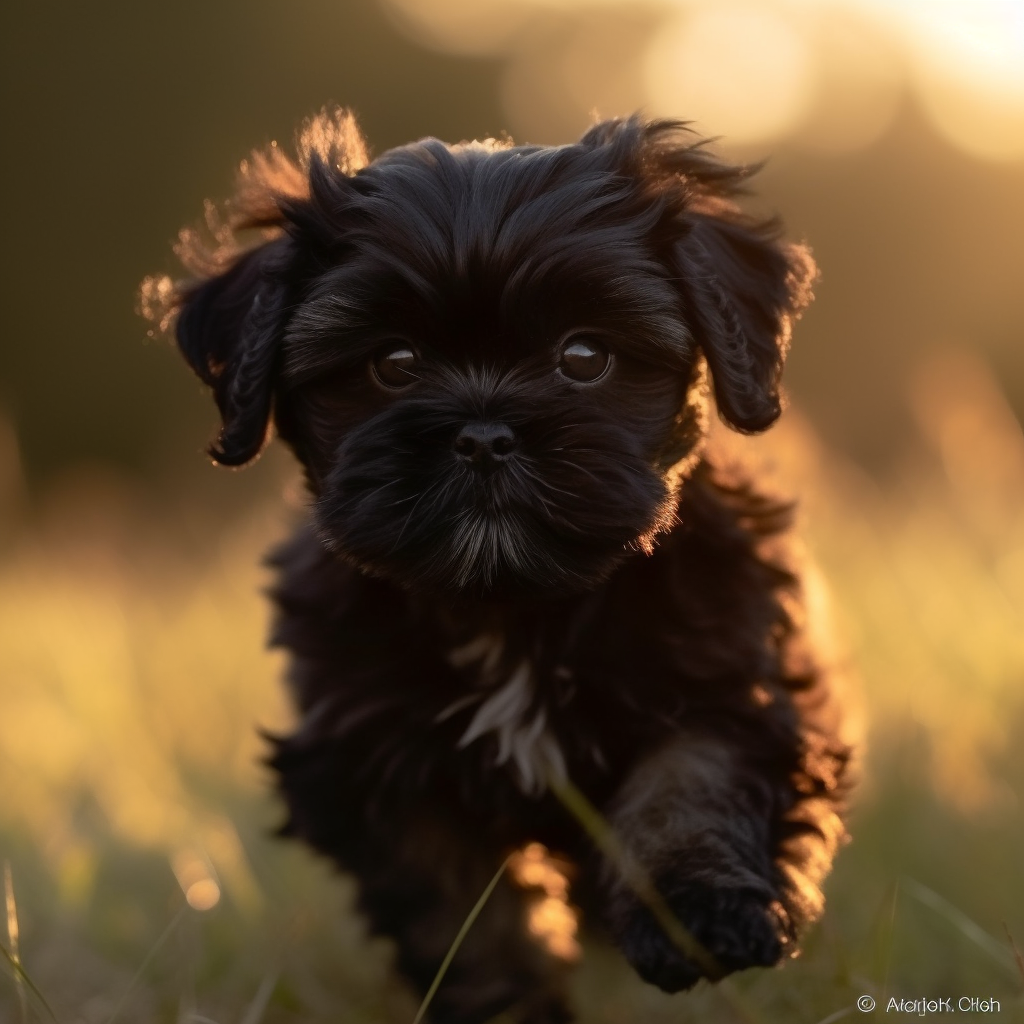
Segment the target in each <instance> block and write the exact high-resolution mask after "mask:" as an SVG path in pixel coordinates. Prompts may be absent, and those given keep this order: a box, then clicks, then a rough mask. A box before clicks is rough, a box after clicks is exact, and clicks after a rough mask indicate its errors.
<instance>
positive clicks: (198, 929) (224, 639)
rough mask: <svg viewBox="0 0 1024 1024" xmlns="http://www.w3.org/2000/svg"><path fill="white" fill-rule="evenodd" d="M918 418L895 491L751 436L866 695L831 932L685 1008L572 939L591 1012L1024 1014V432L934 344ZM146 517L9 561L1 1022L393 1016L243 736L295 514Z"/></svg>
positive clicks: (384, 976)
mask: <svg viewBox="0 0 1024 1024" xmlns="http://www.w3.org/2000/svg"><path fill="white" fill-rule="evenodd" d="M913 408H914V411H915V416H916V419H917V423H918V427H919V430H918V437H917V441H916V447H914V448H912V449H910V448H908V453H907V459H906V466H905V469H904V471H903V472H901V473H899V474H897V475H896V476H895V477H894V479H893V481H892V482H891V483H889V484H887V485H886V486H884V487H883V486H880V485H879V484H877V483H876V482H873V481H871V480H869V479H867V478H866V477H864V476H863V475H861V474H858V473H857V472H856V471H854V470H853V469H852V468H850V467H847V466H842V465H838V464H837V462H836V460H835V459H834V458H833V457H830V456H827V455H826V453H825V452H824V451H822V449H821V448H820V446H819V445H818V444H817V443H816V442H815V441H814V440H813V438H812V437H811V436H810V434H809V432H808V431H807V430H806V429H804V428H803V427H802V426H801V425H800V422H799V420H798V418H797V417H795V416H794V417H790V418H789V420H788V424H784V425H783V426H782V427H780V428H779V430H778V431H776V432H775V436H774V439H771V440H768V439H766V440H765V441H764V442H759V443H758V445H759V446H760V447H761V449H762V453H763V454H764V455H765V457H767V458H768V459H770V460H773V461H775V462H777V463H778V464H779V466H780V469H781V474H782V476H783V477H784V478H786V479H788V480H789V481H791V482H792V483H793V485H794V486H795V488H796V489H798V490H799V491H800V492H801V493H804V494H806V495H807V501H806V503H805V505H806V509H807V520H808V528H809V536H810V541H811V545H812V547H813V549H814V551H815V554H816V556H817V558H818V559H819V561H820V563H821V564H822V567H823V569H824V573H825V576H826V577H827V578H828V580H829V582H830V587H831V589H832V592H833V604H834V608H835V612H836V618H837V620H838V624H839V632H840V633H841V634H843V635H844V636H845V637H846V638H847V646H848V647H849V649H850V654H851V657H852V658H853V660H854V661H855V662H856V664H857V665H858V667H859V671H860V673H861V675H862V676H863V678H864V681H865V690H866V706H867V707H868V708H869V709H870V717H869V720H870V724H871V728H870V739H871V742H870V748H869V749H870V754H869V757H868V759H867V762H866V766H865V768H866V781H865V785H864V787H863V789H862V794H861V801H860V805H859V807H858V810H857V813H856V817H855V820H854V824H853V833H854V836H855V841H854V843H853V844H852V845H851V846H850V847H849V848H848V849H847V850H846V851H845V852H844V853H843V855H842V856H841V858H840V862H839V865H838V868H837V871H836V873H835V875H834V876H833V878H832V880H831V882H830V885H829V897H830V904H829V911H828V913H827V915H826V917H825V919H824V921H823V922H822V924H821V925H820V926H819V927H818V928H817V929H816V931H815V932H814V934H813V935H812V936H811V939H810V941H809V943H808V946H807V949H806V951H805V953H804V955H803V956H802V957H801V958H800V959H798V960H796V961H794V962H792V963H790V964H787V965H786V966H785V967H784V968H783V969H781V970H777V971H757V972H749V973H748V974H746V975H744V976H742V977H740V978H737V979H733V980H731V981H730V982H729V983H728V984H729V986H730V988H729V989H728V990H726V991H723V990H722V989H721V988H714V987H711V986H702V987H700V988H699V989H698V990H697V991H695V992H693V993H690V994H685V995H681V996H676V997H667V996H664V995H662V994H661V993H658V992H656V991H654V990H651V989H649V988H647V987H645V986H643V985H641V984H640V983H639V982H637V981H636V980H635V979H634V978H633V977H632V976H631V974H630V972H629V970H628V968H627V967H626V966H625V965H624V964H623V963H622V962H621V960H620V959H619V958H618V957H617V955H616V954H615V953H613V952H612V951H610V950H607V949H604V948H600V947H597V946H594V945H593V944H587V943H586V942H585V943H584V946H585V952H584V957H583V962H582V965H581V967H580V969H579V971H578V973H577V980H576V995H577V1002H578V1005H579V1006H580V1008H581V1019H582V1020H583V1021H586V1022H588V1024H633V1022H643V1024H661V1022H664V1024H668V1022H669V1021H672V1022H673V1024H676V1022H686V1021H715V1022H718V1021H729V1020H732V1019H742V1018H744V1017H745V1018H746V1019H749V1020H753V1021H760V1022H780V1024H781V1022H786V1024H796V1022H806V1024H818V1022H823V1021H825V1020H826V1019H827V1020H830V1021H831V1020H838V1019H840V1017H841V1016H842V1015H843V1013H844V1011H847V1012H848V1013H849V1015H850V1016H851V1017H856V1016H858V1014H857V1011H856V1010H855V1009H853V1004H854V1000H855V999H856V997H857V996H859V995H861V994H862V993H871V994H873V995H874V996H875V997H876V998H878V999H880V1000H881V999H883V997H884V996H886V995H888V994H897V995H902V996H907V997H919V996H928V997H934V996H937V995H947V994H948V995H955V996H960V995H977V996H995V997H997V998H999V999H1000V1000H1001V1002H1002V1007H1003V1011H1002V1014H1001V1015H998V1016H997V1019H1000V1020H1024V1001H1022V995H1021V993H1022V991H1024V973H1022V971H1021V969H1020V967H1019V966H1018V963H1017V962H1015V958H1014V951H1013V947H1012V945H1011V940H1010V936H1012V938H1013V939H1014V940H1015V941H1016V944H1017V948H1018V949H1020V948H1021V947H1022V946H1024V877H1022V871H1021V864H1024V819H1022V808H1021V800H1022V798H1024V764H1022V758H1021V755H1020V751H1021V750H1022V749H1024V696H1022V694H1024V688H1022V685H1021V684H1022V682H1024V439H1022V438H1021V433H1020V428H1019V425H1018V424H1017V423H1016V422H1015V421H1014V420H1013V418H1012V416H1011V415H1010V414H1009V412H1008V410H1007V409H1006V407H1005V404H1003V402H1002V399H1001V396H1000V395H999V394H998V391H997V389H996V388H995V386H994V385H993V384H992V382H991V380H990V379H989V378H988V376H987V375H986V373H985V371H984V368H983V367H981V366H979V365H978V364H977V363H974V362H970V361H965V360H963V359H960V361H957V359H956V358H953V357H950V358H948V359H946V360H939V361H937V362H935V363H933V364H932V365H931V366H930V367H929V368H928V369H926V371H925V372H923V373H922V375H921V376H920V379H919V381H918V385H917V387H916V389H915V391H914V394H913ZM133 507H134V506H133V503H132V501H131V500H121V499H115V498H111V496H110V491H109V488H108V489H102V488H93V492H92V494H91V496H89V495H84V494H83V493H82V492H81V491H79V492H78V493H77V495H76V496H75V497H74V498H72V497H68V496H66V497H65V499H63V501H62V502H60V503H58V508H57V511H56V513H55V514H54V515H53V516H51V517H50V519H49V520H48V522H47V523H44V524H42V525H39V526H38V527H35V528H33V529H32V530H31V531H29V532H27V533H25V534H23V536H22V538H21V540H20V541H19V542H18V543H17V544H15V545H14V546H13V547H11V548H10V550H9V551H8V552H7V554H6V556H5V558H4V560H3V564H2V566H0V687H2V691H0V697H2V705H0V708H2V711H0V786H2V791H3V794H4V796H3V801H2V805H0V860H5V861H7V862H8V863H9V864H10V879H11V885H10V894H9V895H10V897H11V898H10V899H8V901H7V905H8V915H7V917H8V929H7V934H6V935H4V936H0V938H3V939H4V949H5V953H4V959H2V960H0V1020H3V1021H5V1022H6V1021H11V1022H12V1024H13V1022H18V1021H20V1020H22V1019H24V1020H48V1019H51V1018H50V1017H49V1016H48V1011H47V1010H46V1008H45V1006H44V1004H43V1002H42V1001H41V1000H40V998H39V996H40V995H41V996H42V998H43V999H44V1000H45V1001H46V1003H48V1005H49V1006H50V1007H51V1008H52V1013H53V1016H54V1017H55V1018H56V1019H58V1020H59V1021H60V1022H61V1024H72V1022H82V1024H85V1022H88V1024H104V1022H108V1021H111V1020H116V1021H121V1022H125V1024H148V1022H158V1021H159V1022H165V1021H166V1022H172V1021H174V1022H180V1024H184V1022H188V1021H204V1020H205V1021H215V1022H217V1024H260V1022H262V1024H277V1022H286V1021H303V1022H318V1021H323V1022H327V1021H332V1022H333V1021H345V1022H346V1024H349V1022H351V1024H361V1022H365V1024H399V1022H401V1024H406V1022H410V1021H411V1020H412V1019H413V1017H414V1016H415V1013H416V1004H415V1001H414V1000H413V999H412V998H411V996H410V995H409V994H408V993H406V992H404V991H402V990H401V988H400V987H399V986H398V985H396V983H395V982H394V981H393V980H392V979H391V978H390V976H389V974H388V963H389V950H388V946H387V944H386V943H384V942H382V941H369V940H367V939H366V937H365V935H364V932H363V928H362V924H361V922H360V921H359V919H358V917H357V915H356V914H355V913H354V912H353V909H352V901H353V890H352V886H351V883H350V882H349V881H348V880H347V879H344V878H338V877H332V873H331V872H330V871H329V870H328V869H327V868H326V866H325V865H323V864H322V863H320V862H318V861H316V860H315V859H314V858H313V857H312V856H310V855H309V854H307V853H306V852H305V851H304V850H302V849H300V848H298V847H296V846H293V845H289V844H284V843H280V842H277V841H274V840H272V839H270V838H269V837H268V832H269V830H270V828H271V827H272V826H273V824H274V822H275V817H276V814H277V809H276V807H275V805H274V802H273V800H272V799H271V798H269V797H268V796H267V793H266V785H267V779H266V777H265V775H264V773H263V771H262V769H261V768H260V766H259V762H258V759H259V756H260V753H261V750H260V744H259V742H258V739H257V737H256V734H255V727H256V726H257V725H261V726H265V727H271V728H273V727H284V726H286V725H287V721H288V712H287V709H286V707H285V706H284V703H283V699H282V694H281V691H280V688H279V686H278V683H277V675H278V672H279V669H280V663H279V659H278V657H277V656H276V655H272V654H268V653H267V652H266V651H264V650H263V644H262V637H263V634H264V629H265V619H266V609H265V606H264V602H263V600H262V598H261V597H260V595H259V588H260V586H261V584H262V583H263V582H264V579H263V576H262V570H260V569H259V559H260V555H261V553H262V551H263V550H264V549H265V547H266V546H267V545H268V544H269V543H270V542H271V541H272V540H273V539H275V538H276V537H278V536H280V535H281V534H282V533H283V532H284V529H285V525H284V522H283V516H281V515H280V514H279V513H278V512H276V511H266V510H263V509H260V510H258V511H256V512H254V513H252V514H250V515H248V516H247V517H241V518H239V517H232V519H231V521H230V522H221V523H220V524H218V525H216V526H215V527H209V528H204V529H197V528H196V527H195V524H194V522H192V523H191V525H189V524H188V523H185V524H184V525H183V520H182V518H181V517H180V516H178V515H170V514H167V515H165V516H163V517H162V518H161V517H157V525H156V526H154V525H153V517H152V516H151V515H149V516H146V517H143V516H141V515H139V514H137V513H136V512H135V511H133ZM143 521H145V523H146V524H147V525H146V526H145V527H143ZM197 536H202V537H203V540H202V541H201V542H197V541H196V537H197ZM465 941H466V942H472V931H470V932H469V933H468V935H467V937H466V940H465ZM19 958H20V963H21V965H22V967H23V970H24V973H20V970H21V969H19V968H18V967H17V966H16V964H15V961H16V960H17V959H19ZM5 965H6V966H5ZM33 986H35V987H36V989H37V990H38V993H36V992H33ZM744 1007H745V1008H746V1009H744Z"/></svg>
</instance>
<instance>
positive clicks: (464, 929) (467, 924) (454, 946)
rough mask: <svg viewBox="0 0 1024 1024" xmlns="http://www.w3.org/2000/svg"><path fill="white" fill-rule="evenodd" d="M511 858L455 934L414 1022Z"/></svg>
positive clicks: (430, 997) (497, 872) (420, 1014)
mask: <svg viewBox="0 0 1024 1024" xmlns="http://www.w3.org/2000/svg"><path fill="white" fill-rule="evenodd" d="M509 859H510V858H509V857H506V858H505V859H504V860H503V861H502V862H501V867H500V868H498V870H497V871H496V872H495V873H494V877H493V878H492V879H491V880H490V881H489V882H488V883H487V888H486V889H484V891H483V892H482V893H481V894H480V899H478V900H477V901H476V904H475V905H474V906H473V909H472V910H471V911H470V912H469V914H468V916H467V917H466V920H465V921H463V922H462V927H461V928H460V929H459V934H458V935H456V936H455V940H454V941H453V942H452V944H451V946H450V947H449V948H448V952H447V953H446V954H445V957H444V960H442V961H441V966H440V967H439V968H438V969H437V974H435V975H434V980H433V981H432V982H431V983H430V988H429V989H427V994H426V995H425V996H424V997H423V1002H422V1003H420V1008H419V1010H417V1011H416V1016H415V1018H414V1019H413V1022H412V1024H420V1021H422V1020H423V1017H424V1015H425V1014H426V1012H427V1008H428V1007H429V1006H430V1003H431V1001H432V1000H433V998H434V995H435V993H436V992H437V990H438V988H439V987H440V985H441V981H442V980H443V978H444V976H445V974H447V972H448V968H449V966H451V962H452V960H454V959H455V954H456V953H457V952H458V951H459V946H461V945H462V940H463V939H464V938H465V937H466V935H467V934H468V933H469V929H470V928H472V927H473V922H474V921H476V919H477V918H478V917H479V916H480V911H481V910H483V909H484V906H485V905H486V903H487V901H488V900H489V899H490V898H491V893H492V892H494V889H495V887H496V886H497V884H498V882H500V881H501V876H502V875H503V874H505V869H506V868H507V867H508V862H509Z"/></svg>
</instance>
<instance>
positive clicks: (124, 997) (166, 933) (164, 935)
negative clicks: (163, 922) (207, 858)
mask: <svg viewBox="0 0 1024 1024" xmlns="http://www.w3.org/2000/svg"><path fill="white" fill-rule="evenodd" d="M187 909H188V908H187V907H182V908H181V909H180V910H179V911H178V912H177V914H175V915H174V917H173V918H171V922H170V924H168V925H167V927H166V928H165V929H164V930H163V931H162V932H161V933H160V937H159V938H158V939H157V940H156V942H154V943H153V946H152V948H151V949H150V951H149V952H148V953H147V954H146V959H145V960H143V961H142V963H141V965H140V966H139V969H138V970H137V971H136V972H135V976H134V977H133V978H132V980H131V981H130V982H128V987H127V988H126V989H125V990H124V992H122V993H121V998H120V999H119V1000H118V1001H117V1005H116V1006H115V1007H114V1010H113V1012H112V1013H111V1014H110V1016H109V1017H108V1018H107V1024H114V1021H115V1020H116V1019H117V1016H118V1014H119V1013H120V1012H121V1010H122V1009H124V1004H125V1003H126V1002H127V1001H128V997H129V996H130V995H131V994H132V992H133V991H134V989H135V986H136V985H137V984H138V983H139V979H140V978H141V977H142V975H143V974H145V973H146V968H147V967H148V966H149V965H150V963H151V962H152V960H153V957H155V956H156V954H157V952H158V951H159V949H160V947H161V946H162V945H163V944H164V943H165V942H166V941H167V939H168V938H169V937H170V935H171V933H172V932H173V931H174V929H175V928H177V926H178V923H179V922H180V921H181V919H182V918H183V917H184V916H185V913H186V911H187Z"/></svg>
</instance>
